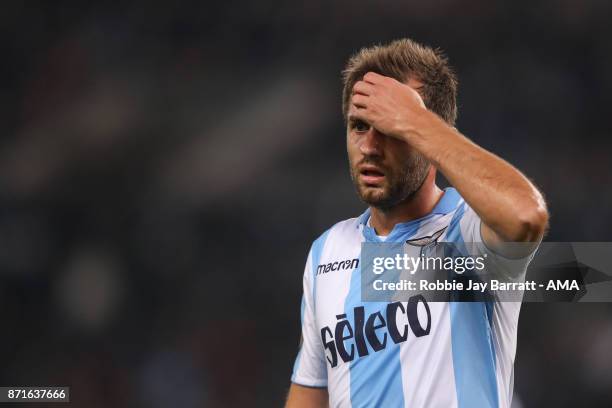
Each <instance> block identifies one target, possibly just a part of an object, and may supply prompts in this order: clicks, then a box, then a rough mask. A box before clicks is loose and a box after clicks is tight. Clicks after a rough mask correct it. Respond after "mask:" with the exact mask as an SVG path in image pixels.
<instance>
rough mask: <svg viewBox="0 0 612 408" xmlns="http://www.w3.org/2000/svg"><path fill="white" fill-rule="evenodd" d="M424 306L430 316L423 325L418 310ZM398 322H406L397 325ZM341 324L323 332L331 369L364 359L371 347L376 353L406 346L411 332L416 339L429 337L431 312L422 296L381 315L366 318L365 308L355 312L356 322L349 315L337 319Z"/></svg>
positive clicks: (388, 305) (387, 309)
mask: <svg viewBox="0 0 612 408" xmlns="http://www.w3.org/2000/svg"><path fill="white" fill-rule="evenodd" d="M419 303H421V304H422V305H423V306H422V307H424V309H425V311H426V313H427V317H426V319H423V320H424V321H420V320H419V316H418V313H417V312H418V307H419ZM398 318H399V319H400V321H403V323H402V324H401V325H398ZM336 319H337V320H338V321H337V322H336V325H335V326H334V328H333V329H332V328H330V327H329V326H325V327H323V328H322V329H321V339H322V340H323V346H324V347H325V354H326V359H327V362H328V363H329V364H330V365H331V367H332V368H334V367H336V366H337V365H338V361H339V359H341V360H342V361H344V362H345V363H346V362H349V361H353V360H354V359H355V357H359V358H361V357H365V356H367V355H368V354H370V351H369V349H368V344H369V345H370V347H371V349H372V350H373V351H374V352H378V351H380V350H383V349H384V348H385V347H386V346H387V344H388V343H389V342H390V341H392V342H393V343H395V344H399V343H403V342H405V341H406V340H407V339H408V335H409V332H412V334H413V335H414V336H416V337H422V336H427V335H428V334H429V331H430V330H431V312H430V310H429V305H428V304H427V301H426V300H425V298H424V297H423V295H416V296H412V297H411V298H410V299H408V302H393V303H389V304H387V307H386V308H385V310H384V314H383V312H382V311H378V312H376V313H372V314H370V315H369V316H367V317H366V316H365V308H364V307H363V306H358V307H355V308H353V322H354V323H355V327H352V326H351V322H350V321H349V320H348V319H347V317H346V313H344V314H340V315H337V316H336Z"/></svg>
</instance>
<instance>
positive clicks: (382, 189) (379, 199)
mask: <svg viewBox="0 0 612 408" xmlns="http://www.w3.org/2000/svg"><path fill="white" fill-rule="evenodd" d="M363 164H371V165H375V166H377V167H379V168H381V169H383V170H384V176H385V177H384V181H383V183H381V185H379V186H371V185H366V184H364V183H363V182H362V181H361V178H360V171H359V168H358V167H359V166H360V165H363ZM349 165H350V170H351V179H352V180H353V184H354V185H355V189H356V190H357V194H358V195H359V198H360V199H361V200H362V201H363V202H365V203H366V204H368V205H369V206H372V207H375V208H378V209H379V210H382V211H388V210H390V209H392V208H393V207H395V206H397V205H398V204H400V203H402V202H405V201H406V200H409V199H410V198H412V197H413V196H414V195H415V193H416V192H417V191H419V189H420V188H421V186H422V185H423V183H424V182H425V178H426V177H427V173H428V172H429V166H430V163H429V161H428V160H427V159H426V158H425V157H424V156H423V155H422V154H420V153H418V152H416V151H413V152H412V153H411V155H410V157H409V158H408V160H406V161H405V162H404V163H403V164H402V166H400V167H399V168H391V167H386V166H384V165H383V164H382V163H381V161H380V160H379V159H377V158H375V157H372V158H368V157H365V158H363V159H362V160H361V161H360V162H359V163H351V162H350V160H349Z"/></svg>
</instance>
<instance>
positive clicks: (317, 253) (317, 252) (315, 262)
mask: <svg viewBox="0 0 612 408" xmlns="http://www.w3.org/2000/svg"><path fill="white" fill-rule="evenodd" d="M332 228H333V227H332ZM329 231H331V228H330V229H328V230H327V231H325V232H324V233H323V234H322V235H321V236H320V237H319V238H317V239H316V241H315V242H313V243H312V249H311V256H312V258H311V259H310V265H311V267H312V310H313V312H316V310H317V266H319V262H320V261H321V254H322V253H323V248H325V242H326V241H327V236H328V235H329Z"/></svg>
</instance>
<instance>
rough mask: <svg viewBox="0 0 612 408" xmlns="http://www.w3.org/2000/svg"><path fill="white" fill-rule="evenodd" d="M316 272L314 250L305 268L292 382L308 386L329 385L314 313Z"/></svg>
mask: <svg viewBox="0 0 612 408" xmlns="http://www.w3.org/2000/svg"><path fill="white" fill-rule="evenodd" d="M313 280H314V273H313V267H312V251H311V252H310V253H309V255H308V259H307V261H306V267H305V269H304V278H303V286H304V293H303V295H302V305H301V322H302V339H301V341H300V349H299V351H298V355H297V357H296V359H295V363H294V365H293V374H292V375H291V382H293V383H296V384H299V385H304V386H307V387H327V368H326V365H325V354H324V349H323V344H322V342H321V337H320V335H319V332H318V330H317V325H316V319H315V313H314V296H313V289H314V282H313Z"/></svg>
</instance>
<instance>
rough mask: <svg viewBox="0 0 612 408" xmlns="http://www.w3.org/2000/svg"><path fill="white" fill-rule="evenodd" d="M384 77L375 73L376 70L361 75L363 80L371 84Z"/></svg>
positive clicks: (378, 81)
mask: <svg viewBox="0 0 612 408" xmlns="http://www.w3.org/2000/svg"><path fill="white" fill-rule="evenodd" d="M384 78H386V77H385V76H383V75H380V74H377V73H376V72H372V71H369V72H366V74H365V75H364V76H363V81H365V82H369V83H371V84H378V83H380V82H381V81H382V80H383V79H384Z"/></svg>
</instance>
